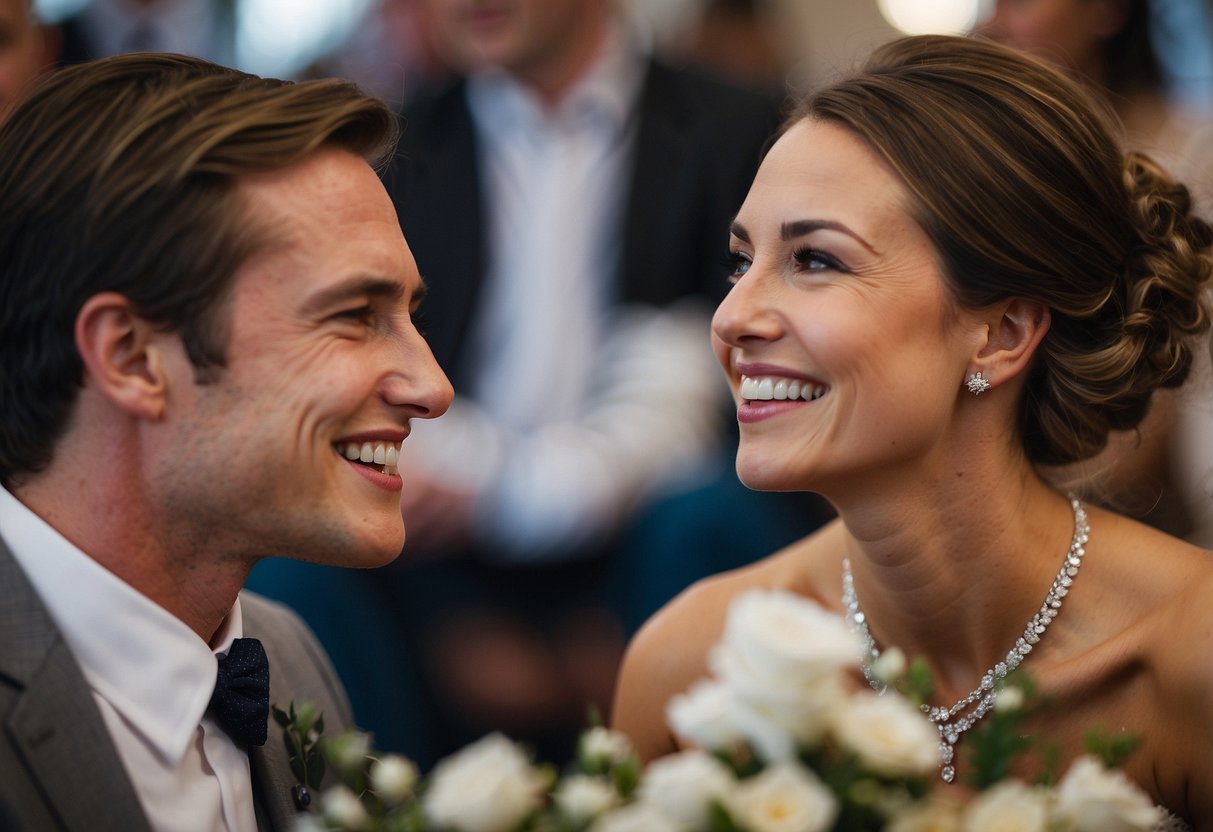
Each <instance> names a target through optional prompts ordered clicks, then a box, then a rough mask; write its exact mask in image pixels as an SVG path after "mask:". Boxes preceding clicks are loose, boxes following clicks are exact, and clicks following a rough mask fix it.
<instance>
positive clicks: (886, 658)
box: [872, 647, 907, 685]
mask: <svg viewBox="0 0 1213 832" xmlns="http://www.w3.org/2000/svg"><path fill="white" fill-rule="evenodd" d="M906 666H907V662H906V654H905V653H903V652H902V650H901V648H900V647H890V648H889V649H888V650H885V651H884V652H882V653H881V654H880V655H879V656H877V657H876V658H875V659H874V660H873V661H872V675H873V676H875V677H876V679H877V680H878V681H881V682H884V683H885V684H886V685H891V684H893V683H894V682H896V681H897V680H898V679H899V678H901V674H903V673H905V672H906Z"/></svg>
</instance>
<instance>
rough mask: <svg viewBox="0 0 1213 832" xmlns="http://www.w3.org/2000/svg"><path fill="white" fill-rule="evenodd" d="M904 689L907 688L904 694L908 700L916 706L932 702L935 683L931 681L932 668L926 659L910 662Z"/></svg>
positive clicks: (920, 658)
mask: <svg viewBox="0 0 1213 832" xmlns="http://www.w3.org/2000/svg"><path fill="white" fill-rule="evenodd" d="M902 687H904V688H905V690H904V691H903V692H904V693H905V696H906V698H907V699H909V700H910V702H912V703H913V704H914V705H916V706H917V705H921V704H922V703H923V702H927V701H929V700H930V698H931V692H932V691H933V690H934V689H935V682H934V681H933V680H932V679H931V667H930V665H928V664H927V661H926V659H924V658H922V657H921V656H920V657H919V658H917V659H914V661H912V662H910V666H909V667H908V668H907V669H906V678H905V683H904V685H902Z"/></svg>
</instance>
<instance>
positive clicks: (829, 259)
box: [725, 246, 849, 283]
mask: <svg viewBox="0 0 1213 832" xmlns="http://www.w3.org/2000/svg"><path fill="white" fill-rule="evenodd" d="M792 262H793V263H795V264H796V268H797V269H798V270H800V271H809V272H819V271H836V272H846V271H849V269H847V267H846V265H845V264H843V262H842V261H841V260H839V259H838V258H837V257H835V256H833V255H832V254H827V253H826V252H824V251H821V250H820V249H815V248H810V247H809V246H805V247H803V248H798V249H796V250H795V251H793V252H792ZM753 263H754V261H753V260H752V259H751V258H750V255H748V254H745V253H744V252H741V251H737V250H735V249H734V250H732V251H730V252H729V253H728V255H727V256H726V257H725V267H726V268H727V269H728V279H729V282H730V283H736V282H737V281H738V279H740V278H741V276H742V275H744V274H745V273H746V272H748V271H749V270H750V266H751V265H753Z"/></svg>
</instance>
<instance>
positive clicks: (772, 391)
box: [741, 376, 829, 402]
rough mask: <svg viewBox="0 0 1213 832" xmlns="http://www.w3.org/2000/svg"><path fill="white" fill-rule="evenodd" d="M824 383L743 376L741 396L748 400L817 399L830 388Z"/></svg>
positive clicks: (808, 400) (809, 400)
mask: <svg viewBox="0 0 1213 832" xmlns="http://www.w3.org/2000/svg"><path fill="white" fill-rule="evenodd" d="M828 389H829V387H827V386H826V385H824V384H813V383H812V382H809V381H800V380H799V379H794V378H771V377H769V376H768V377H764V378H750V377H749V376H742V377H741V398H743V399H745V400H746V401H750V402H754V401H762V402H765V401H772V400H773V401H780V402H781V401H786V400H788V399H792V400H795V399H802V400H804V401H806V402H811V401H816V400H817V399H820V398H821V397H822V396H824V395H825V393H826V390H828Z"/></svg>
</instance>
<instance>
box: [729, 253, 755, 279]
mask: <svg viewBox="0 0 1213 832" xmlns="http://www.w3.org/2000/svg"><path fill="white" fill-rule="evenodd" d="M724 262H725V266H726V267H727V268H728V270H729V280H736V279H737V278H739V277H741V276H742V275H743V274H745V273H746V272H748V271H749V270H750V263H751V260H750V258H749V257H747V256H746V255H744V254H742V253H741V252H740V251H730V252H729V253H728V256H727V257H725V261H724Z"/></svg>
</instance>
